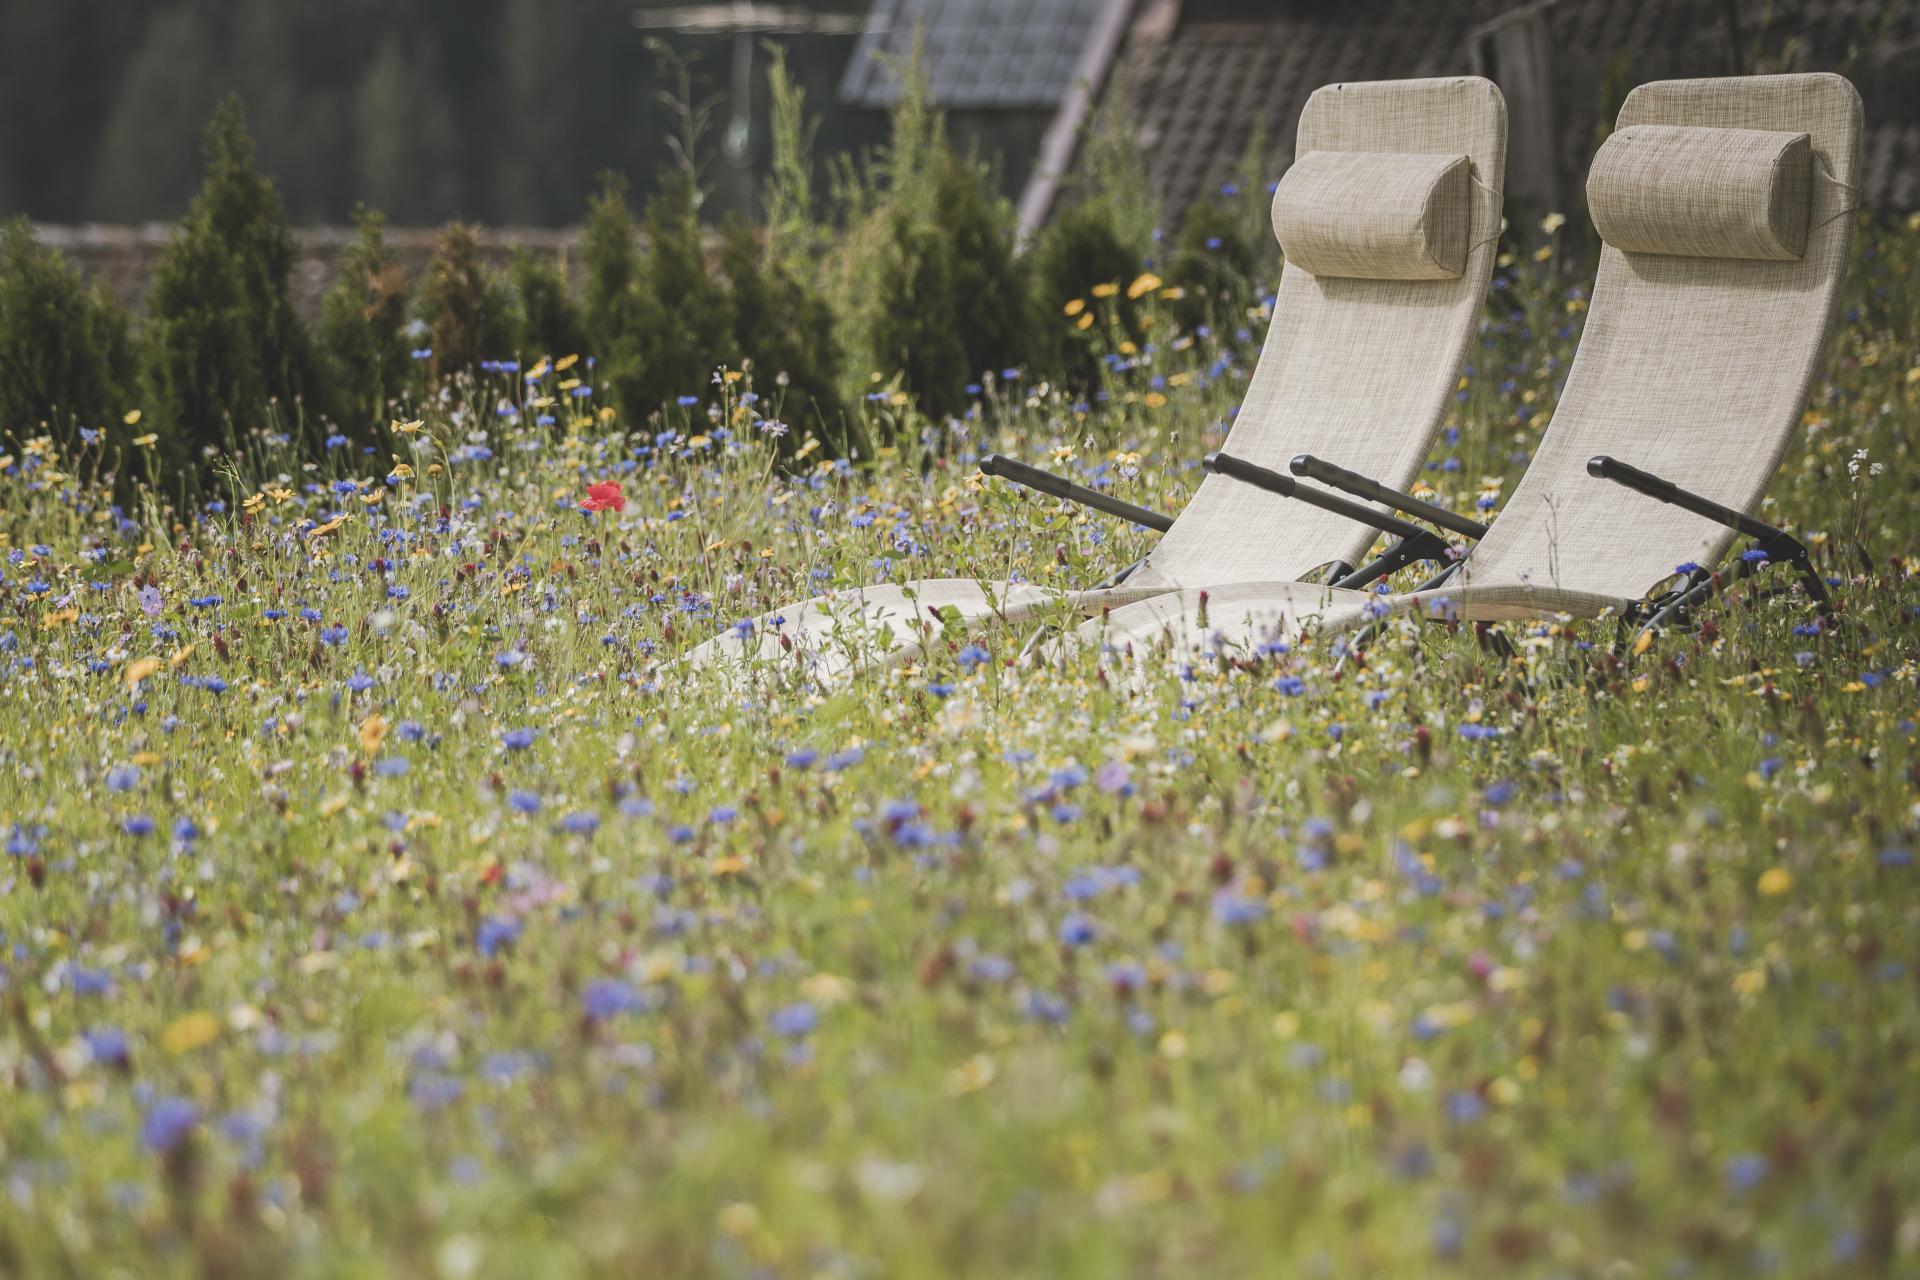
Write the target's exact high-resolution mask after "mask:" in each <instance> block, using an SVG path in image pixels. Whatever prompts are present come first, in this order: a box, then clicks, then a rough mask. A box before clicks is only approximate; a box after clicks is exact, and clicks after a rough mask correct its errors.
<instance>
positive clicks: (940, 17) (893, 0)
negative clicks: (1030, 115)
mask: <svg viewBox="0 0 1920 1280" xmlns="http://www.w3.org/2000/svg"><path fill="white" fill-rule="evenodd" d="M1124 2H1125V0H874V4H873V8H872V10H871V11H870V14H869V18H868V22H867V26H866V30H865V31H864V32H863V33H862V34H861V36H860V41H859V44H858V45H857V46H856V47H855V48H854V51H853V57H852V58H851V59H850V60H849V61H848V63H847V70H846V74H845V75H844V76H843V77H842V78H841V81H840V100H841V101H842V102H844V103H846V104H848V105H849V106H857V107H875V108H884V107H890V106H892V105H893V104H894V102H895V101H897V100H898V99H899V96H900V71H901V69H902V68H903V67H904V66H905V64H906V62H907V61H908V59H910V58H911V57H912V56H913V50H914V44H915V41H916V39H917V40H918V41H919V42H920V51H921V59H922V69H923V71H924V73H925V75H926V78H927V86H928V89H929V92H930V93H931V94H932V97H933V101H934V104H935V105H936V106H942V107H981V108H1000V109H1007V110H1020V109H1029V108H1034V109H1039V108H1046V109H1050V108H1052V107H1055V106H1058V105H1059V103H1060V100H1061V98H1063V97H1064V96H1065V95H1066V92H1067V90H1068V89H1069V88H1070V87H1071V86H1072V84H1073V75H1074V70H1075V68H1076V67H1078V65H1079V62H1080V55H1081V53H1082V52H1083V51H1084V50H1085V48H1086V45H1087V42H1088V41H1090V40H1091V39H1092V38H1093V35H1094V31H1095V28H1096V27H1097V25H1098V22H1099V19H1100V17H1101V15H1102V14H1104V13H1105V12H1106V11H1107V10H1108V9H1109V8H1111V7H1112V6H1113V5H1116V4H1122V3H1124Z"/></svg>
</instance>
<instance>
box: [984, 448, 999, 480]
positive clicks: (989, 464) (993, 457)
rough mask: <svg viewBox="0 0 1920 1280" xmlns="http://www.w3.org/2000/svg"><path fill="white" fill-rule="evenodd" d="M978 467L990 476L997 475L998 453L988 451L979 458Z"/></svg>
mask: <svg viewBox="0 0 1920 1280" xmlns="http://www.w3.org/2000/svg"><path fill="white" fill-rule="evenodd" d="M980 469H981V470H982V471H984V472H986V473H987V474H988V475H990V476H997V475H999V474H1000V455H999V454H997V453H990V454H988V455H987V456H986V457H984V458H982V459H980Z"/></svg>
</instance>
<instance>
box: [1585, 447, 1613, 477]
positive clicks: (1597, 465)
mask: <svg viewBox="0 0 1920 1280" xmlns="http://www.w3.org/2000/svg"><path fill="white" fill-rule="evenodd" d="M1612 470H1613V459H1612V458H1609V457H1608V456H1607V455H1606V454H1604V453H1603V454H1601V455H1599V456H1598V457H1595V458H1588V459H1587V474H1588V475H1590V476H1592V477H1594V478H1595V479H1596V480H1605V479H1607V478H1608V474H1607V473H1608V472H1610V471H1612Z"/></svg>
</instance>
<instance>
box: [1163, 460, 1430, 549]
mask: <svg viewBox="0 0 1920 1280" xmlns="http://www.w3.org/2000/svg"><path fill="white" fill-rule="evenodd" d="M1200 465H1201V466H1203V467H1205V468H1206V469H1207V470H1209V471H1211V472H1213V473H1214V474H1215V475H1221V476H1226V477H1227V478H1228V479H1230V480H1238V481H1240V483H1242V484H1250V485H1252V486H1253V487H1254V488H1256V489H1265V490H1266V491H1267V492H1268V493H1277V494H1279V495H1280V496H1281V497H1283V498H1295V499H1298V500H1299V501H1301V502H1304V503H1307V504H1308V505H1310V506H1315V507H1319V508H1320V509H1321V510H1322V511H1331V512H1333V513H1334V514H1335V515H1340V516H1345V517H1346V518H1347V519H1349V520H1353V521H1357V522H1358V523H1360V524H1364V525H1368V526H1370V527H1371V528H1375V529H1378V530H1380V532H1382V533H1390V534H1392V535H1393V536H1394V537H1396V538H1420V537H1425V536H1429V535H1428V532H1427V530H1425V529H1422V528H1421V527H1420V526H1419V525H1416V524H1408V523H1407V522H1406V521H1405V520H1401V519H1398V518H1397V517H1394V516H1390V515H1388V514H1386V513H1385V512H1383V511H1375V510H1374V509H1373V508H1372V507H1363V506H1361V505H1360V504H1359V503H1357V502H1349V501H1347V500H1346V499H1345V498H1338V497H1335V496H1334V495H1333V494H1331V493H1322V492H1321V491H1320V490H1318V489H1308V488H1305V487H1303V486H1302V485H1301V484H1300V483H1299V482H1298V481H1296V480H1295V479H1294V478H1293V477H1292V476H1283V475H1281V474H1280V473H1279V472H1278V471H1269V470H1268V469H1267V468H1265V467H1262V466H1259V465H1257V464H1255V463H1252V462H1248V461H1247V460H1246V459H1245V458H1236V457H1234V456H1233V455H1232V454H1229V453H1210V454H1208V455H1207V456H1206V457H1204V458H1202V459H1200Z"/></svg>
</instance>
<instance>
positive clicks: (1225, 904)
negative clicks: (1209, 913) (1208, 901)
mask: <svg viewBox="0 0 1920 1280" xmlns="http://www.w3.org/2000/svg"><path fill="white" fill-rule="evenodd" d="M1266 914H1267V904H1266V903H1264V902H1262V901H1261V900H1260V899H1258V898H1249V897H1246V896H1245V895H1244V894H1238V893H1232V892H1224V891H1223V892H1221V893H1216V894H1215V895H1214V896H1213V918H1214V919H1215V920H1216V921H1218V922H1219V923H1221V924H1224V925H1226V926H1228V927H1229V928H1232V927H1234V926H1237V925H1243V924H1255V923H1258V922H1259V921H1261V920H1263V919H1265V918H1266Z"/></svg>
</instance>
